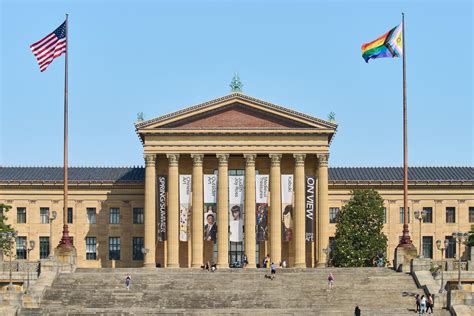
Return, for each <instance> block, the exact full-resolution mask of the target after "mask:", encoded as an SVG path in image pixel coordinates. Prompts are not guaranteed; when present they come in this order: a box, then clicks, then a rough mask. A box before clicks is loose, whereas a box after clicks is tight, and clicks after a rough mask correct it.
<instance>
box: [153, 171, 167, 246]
mask: <svg viewBox="0 0 474 316" xmlns="http://www.w3.org/2000/svg"><path fill="white" fill-rule="evenodd" d="M156 188H157V191H158V192H157V195H156V196H157V199H156V222H157V225H156V239H157V241H165V240H166V225H167V222H166V221H167V218H166V216H167V201H166V192H167V191H168V188H167V183H166V176H158V178H157V185H156Z"/></svg>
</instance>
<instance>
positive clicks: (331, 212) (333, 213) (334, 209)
mask: <svg viewBox="0 0 474 316" xmlns="http://www.w3.org/2000/svg"><path fill="white" fill-rule="evenodd" d="M337 213H339V207H330V208H329V223H330V224H334V223H336V217H337Z"/></svg>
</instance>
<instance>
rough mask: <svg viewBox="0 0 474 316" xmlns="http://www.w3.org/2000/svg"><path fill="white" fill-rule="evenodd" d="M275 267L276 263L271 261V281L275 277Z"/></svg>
mask: <svg viewBox="0 0 474 316" xmlns="http://www.w3.org/2000/svg"><path fill="white" fill-rule="evenodd" d="M276 269H277V266H276V264H275V263H273V262H272V264H271V265H270V278H271V279H272V281H273V279H274V278H275V275H276Z"/></svg>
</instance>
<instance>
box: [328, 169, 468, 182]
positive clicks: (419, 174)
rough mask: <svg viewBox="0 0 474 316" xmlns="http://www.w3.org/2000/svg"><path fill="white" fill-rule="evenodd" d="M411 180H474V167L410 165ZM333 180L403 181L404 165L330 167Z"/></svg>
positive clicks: (330, 175) (409, 177)
mask: <svg viewBox="0 0 474 316" xmlns="http://www.w3.org/2000/svg"><path fill="white" fill-rule="evenodd" d="M408 179H409V180H410V181H474V168H473V167H410V168H408ZM329 180H331V181H403V168H402V167H335V168H329Z"/></svg>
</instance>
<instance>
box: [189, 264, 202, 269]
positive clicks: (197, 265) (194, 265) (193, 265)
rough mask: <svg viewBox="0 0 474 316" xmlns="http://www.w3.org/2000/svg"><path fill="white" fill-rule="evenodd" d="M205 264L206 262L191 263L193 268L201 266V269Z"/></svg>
mask: <svg viewBox="0 0 474 316" xmlns="http://www.w3.org/2000/svg"><path fill="white" fill-rule="evenodd" d="M203 265H204V264H198V263H193V264H191V268H199V269H201V267H202V266H203Z"/></svg>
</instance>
